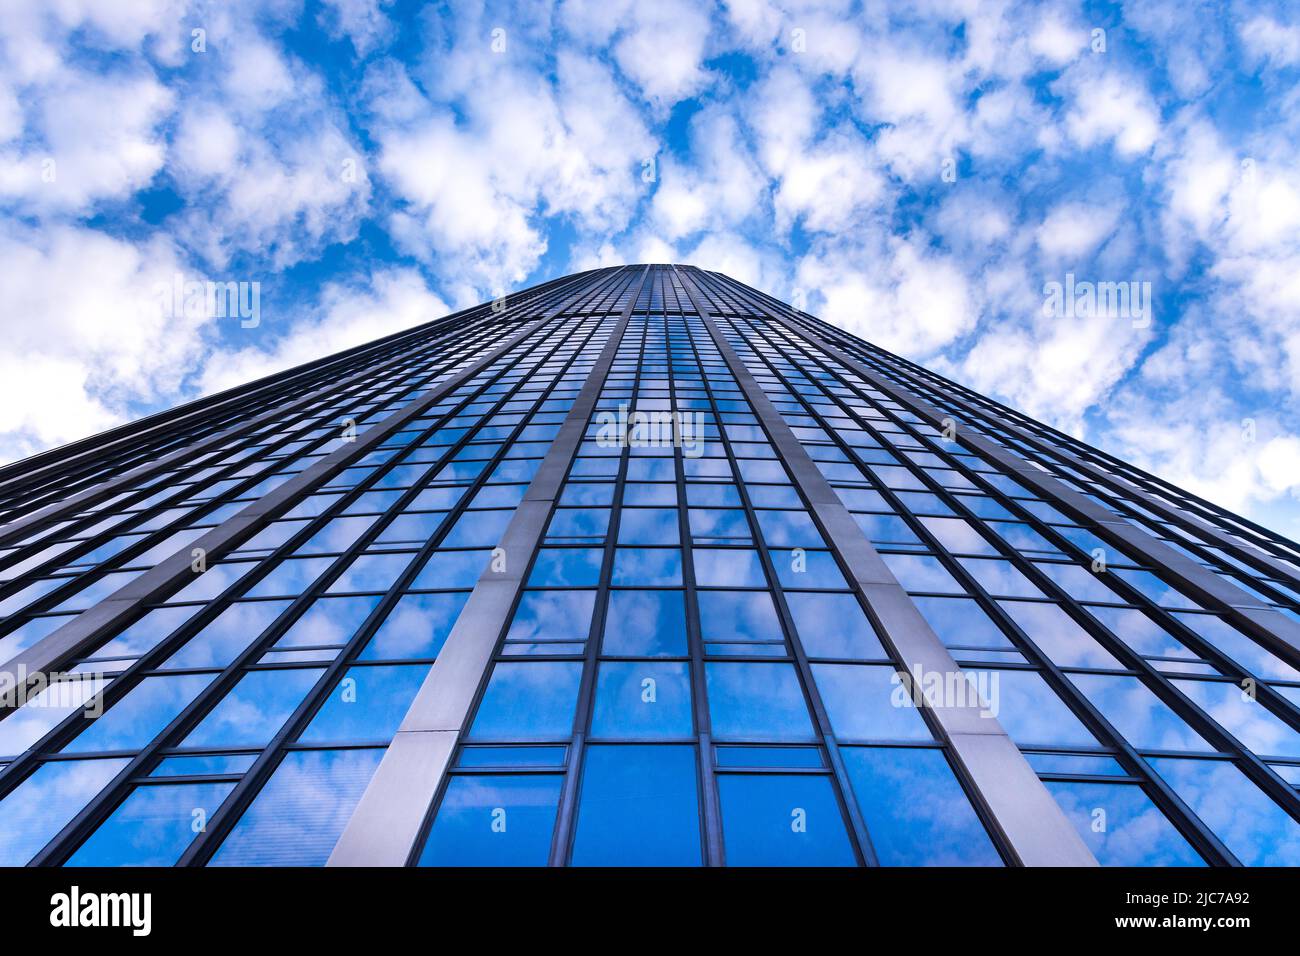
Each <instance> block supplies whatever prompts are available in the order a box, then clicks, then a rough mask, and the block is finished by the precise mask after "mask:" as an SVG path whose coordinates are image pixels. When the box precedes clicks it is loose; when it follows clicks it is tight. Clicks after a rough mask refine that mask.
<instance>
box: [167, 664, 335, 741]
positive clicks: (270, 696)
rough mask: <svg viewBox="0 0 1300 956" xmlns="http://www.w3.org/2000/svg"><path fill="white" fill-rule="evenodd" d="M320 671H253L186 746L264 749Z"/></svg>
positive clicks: (219, 704)
mask: <svg viewBox="0 0 1300 956" xmlns="http://www.w3.org/2000/svg"><path fill="white" fill-rule="evenodd" d="M322 673H323V671H321V670H319V669H317V668H314V667H312V668H300V669H293V670H270V671H251V672H249V673H248V674H245V675H244V677H243V678H242V679H241V680H240V681H239V683H238V684H236V685H235V686H234V688H233V689H231V691H230V692H229V693H228V694H226V696H225V697H223V698H222V699H221V701H220V702H219V703H218V704H217V706H216V707H214V708H213V709H212V710H211V711H209V712H208V715H207V716H206V717H204V718H203V720H202V721H200V722H199V725H198V726H197V727H195V728H194V729H193V730H191V731H190V734H189V736H188V737H186V738H185V740H184V741H183V742H182V746H184V747H240V746H258V747H260V746H264V745H265V744H266V743H268V742H269V741H270V739H271V737H272V736H274V734H275V732H276V731H277V730H279V729H280V727H281V725H282V724H283V723H284V722H285V721H286V720H288V719H289V715H290V714H292V713H293V712H294V710H295V709H296V708H297V706H298V705H299V704H300V703H302V699H303V698H304V697H306V696H307V691H309V690H311V688H312V685H313V684H315V683H316V681H317V680H319V679H320V675H321V674H322Z"/></svg>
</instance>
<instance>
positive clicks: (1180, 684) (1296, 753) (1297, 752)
mask: <svg viewBox="0 0 1300 956" xmlns="http://www.w3.org/2000/svg"><path fill="white" fill-rule="evenodd" d="M1173 684H1174V686H1175V687H1177V688H1178V689H1179V690H1181V691H1182V692H1183V693H1184V694H1186V695H1187V696H1188V697H1189V698H1191V700H1192V701H1193V702H1194V703H1195V704H1197V705H1198V706H1199V707H1200V708H1201V709H1202V710H1204V711H1205V712H1206V713H1208V714H1210V715H1211V716H1212V717H1213V718H1214V720H1215V722H1216V723H1218V724H1219V725H1220V726H1221V727H1223V728H1224V729H1225V730H1227V731H1228V733H1230V734H1232V735H1233V736H1234V737H1236V738H1237V739H1238V740H1240V741H1241V742H1242V743H1243V744H1245V745H1246V747H1247V748H1249V749H1250V750H1252V751H1253V752H1255V753H1257V754H1260V755H1262V756H1266V757H1289V758H1292V759H1296V758H1300V734H1297V733H1296V732H1295V731H1294V730H1292V729H1291V727H1290V726H1289V725H1288V724H1286V723H1284V722H1283V721H1282V719H1281V718H1279V717H1278V716H1277V715H1276V714H1274V713H1273V712H1272V711H1270V710H1267V709H1265V708H1264V707H1263V706H1262V705H1261V704H1259V703H1258V702H1257V701H1256V700H1255V699H1254V698H1253V697H1251V696H1248V695H1247V694H1246V693H1245V692H1244V691H1243V690H1242V688H1241V687H1240V686H1239V685H1237V684H1234V683H1225V682H1223V681H1206V680H1174V681H1173Z"/></svg>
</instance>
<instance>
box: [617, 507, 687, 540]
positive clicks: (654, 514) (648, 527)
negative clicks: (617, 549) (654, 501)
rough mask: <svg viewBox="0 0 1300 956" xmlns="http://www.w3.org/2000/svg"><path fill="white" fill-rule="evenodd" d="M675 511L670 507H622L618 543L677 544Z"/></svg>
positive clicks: (678, 538) (677, 534)
mask: <svg viewBox="0 0 1300 956" xmlns="http://www.w3.org/2000/svg"><path fill="white" fill-rule="evenodd" d="M680 540H681V537H680V535H679V533H678V528H677V512H676V510H674V509H671V508H624V509H623V510H622V511H621V512H620V513H619V519H618V543H619V544H677V543H678V542H679V541H680Z"/></svg>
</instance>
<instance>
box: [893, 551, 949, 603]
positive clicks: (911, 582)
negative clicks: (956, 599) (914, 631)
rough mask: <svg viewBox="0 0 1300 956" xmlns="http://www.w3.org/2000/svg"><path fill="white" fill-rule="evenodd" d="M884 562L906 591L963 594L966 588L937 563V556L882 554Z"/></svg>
mask: <svg viewBox="0 0 1300 956" xmlns="http://www.w3.org/2000/svg"><path fill="white" fill-rule="evenodd" d="M881 557H882V558H884V560H885V564H887V565H889V570H890V571H892V572H893V574H894V577H896V578H898V583H899V584H901V585H902V586H903V587H904V589H906V590H907V591H913V592H921V593H934V594H965V593H966V589H965V588H963V587H962V586H961V585H960V584H958V583H957V581H956V579H955V578H954V577H953V576H952V575H951V574H949V573H948V572H947V571H946V570H945V569H944V567H943V565H942V564H940V563H939V559H938V558H933V557H930V556H929V555H922V554H882V555H881Z"/></svg>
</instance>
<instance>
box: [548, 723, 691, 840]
mask: <svg viewBox="0 0 1300 956" xmlns="http://www.w3.org/2000/svg"><path fill="white" fill-rule="evenodd" d="M697 790H698V788H697V778H696V761H695V748H694V747H678V746H663V747H656V746H622V747H609V746H599V745H596V746H592V747H590V748H588V750H587V755H586V760H585V766H584V768H583V773H582V797H581V802H580V803H579V804H578V822H577V833H576V835H575V837H574V845H573V858H572V863H573V864H575V865H577V866H699V864H700V862H701V858H700V821H699V797H698V792H697Z"/></svg>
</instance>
